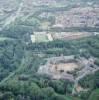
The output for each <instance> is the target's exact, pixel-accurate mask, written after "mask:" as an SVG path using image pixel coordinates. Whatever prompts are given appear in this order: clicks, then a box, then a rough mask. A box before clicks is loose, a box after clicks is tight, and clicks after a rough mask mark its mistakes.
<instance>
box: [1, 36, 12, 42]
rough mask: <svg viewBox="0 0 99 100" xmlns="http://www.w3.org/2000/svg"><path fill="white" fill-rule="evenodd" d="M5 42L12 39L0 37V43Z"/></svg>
mask: <svg viewBox="0 0 99 100" xmlns="http://www.w3.org/2000/svg"><path fill="white" fill-rule="evenodd" d="M5 40H13V39H11V38H7V37H0V42H2V41H5Z"/></svg>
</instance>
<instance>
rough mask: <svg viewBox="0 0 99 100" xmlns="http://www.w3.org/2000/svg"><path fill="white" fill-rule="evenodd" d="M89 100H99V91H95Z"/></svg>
mask: <svg viewBox="0 0 99 100" xmlns="http://www.w3.org/2000/svg"><path fill="white" fill-rule="evenodd" d="M88 100H99V89H96V90H94V91H93V92H92V93H91V95H90V97H89V99H88Z"/></svg>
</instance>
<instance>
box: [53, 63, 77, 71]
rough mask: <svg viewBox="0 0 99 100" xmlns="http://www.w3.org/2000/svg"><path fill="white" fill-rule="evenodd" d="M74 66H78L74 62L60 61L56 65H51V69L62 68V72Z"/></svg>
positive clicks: (73, 68) (71, 69)
mask: <svg viewBox="0 0 99 100" xmlns="http://www.w3.org/2000/svg"><path fill="white" fill-rule="evenodd" d="M76 68H78V65H77V64H76V63H73V62H72V63H60V64H56V65H52V66H51V71H53V72H54V71H55V72H59V71H61V70H64V72H67V71H74V70H75V69H76Z"/></svg>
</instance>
